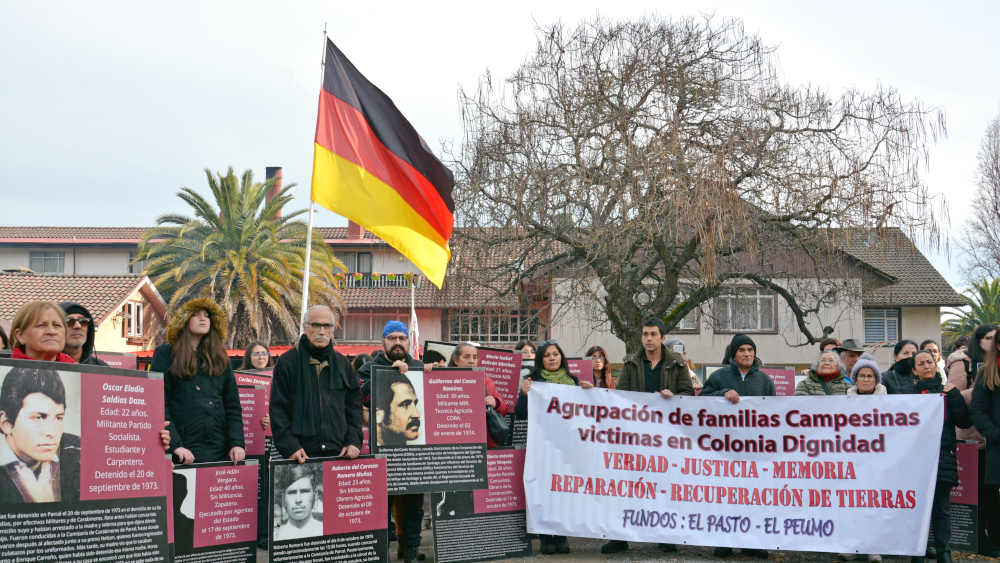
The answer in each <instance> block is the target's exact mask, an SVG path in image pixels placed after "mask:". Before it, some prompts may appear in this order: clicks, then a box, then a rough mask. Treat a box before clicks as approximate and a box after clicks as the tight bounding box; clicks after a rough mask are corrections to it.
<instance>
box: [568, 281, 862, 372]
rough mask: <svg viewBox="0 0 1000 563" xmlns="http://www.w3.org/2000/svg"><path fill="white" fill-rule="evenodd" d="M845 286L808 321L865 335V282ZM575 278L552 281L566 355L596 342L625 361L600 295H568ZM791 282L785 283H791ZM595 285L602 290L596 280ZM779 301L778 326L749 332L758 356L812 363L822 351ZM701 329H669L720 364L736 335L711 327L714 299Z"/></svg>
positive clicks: (842, 333)
mask: <svg viewBox="0 0 1000 563" xmlns="http://www.w3.org/2000/svg"><path fill="white" fill-rule="evenodd" d="M839 282H840V283H841V284H843V285H844V286H845V287H846V288H847V290H845V291H842V292H841V295H842V297H841V299H840V300H838V301H837V303H836V305H835V306H833V307H828V308H826V309H824V310H823V311H822V312H821V313H820V314H819V316H818V318H817V317H816V316H815V315H814V316H812V318H811V319H810V321H809V323H808V326H809V327H810V330H811V331H814V333H818V332H819V331H821V330H822V327H824V326H831V327H833V329H834V331H833V334H834V335H835V336H837V337H839V338H856V339H859V340H863V338H864V324H863V319H862V311H861V299H860V298H861V295H860V291H861V285H860V281H858V280H839ZM571 283H572V282H571V281H569V280H565V279H562V280H556V281H555V282H554V285H553V301H554V306H553V323H552V327H551V334H552V337H553V338H555V339H556V340H557V341H558V342H559V343H560V345H561V346H562V347H563V349H564V350H565V351H566V353H567V354H568V355H573V356H579V355H582V354H583V353H584V352H586V350H587V348H588V347H590V346H592V345H599V346H602V347H603V348H604V349H605V350H607V352H608V356H609V357H610V359H611V361H612V362H615V363H618V362H621V361H622V360H623V359H624V357H625V343H624V342H623V341H622V340H620V339H619V338H617V337H616V336H614V335H613V334H611V330H610V325H609V323H608V322H607V321H606V320H605V316H604V314H603V312H601V311H600V310H598V309H597V306H596V302H597V300H596V299H587V300H586V301H587V302H586V303H585V302H583V301H584V300H582V299H579V298H577V299H575V300H573V301H572V302H570V301H568V296H569V291H570V285H571ZM795 284H800V285H801V286H803V287H806V286H808V287H815V286H816V283H815V282H811V281H810V280H795V281H794V284H793V285H795ZM788 285H789V284H785V286H786V287H787V286H788ZM592 287H593V290H594V291H596V292H597V295H598V296H599V295H600V291H598V290H597V286H596V282H595V285H594V286H592ZM776 302H777V304H778V312H777V316H778V320H777V332H774V333H758V334H754V333H751V334H750V336H751V338H753V339H754V341H755V342H756V343H757V349H758V352H759V354H760V357H761V359H762V360H763V361H765V362H766V363H767V364H768V365H771V366H784V365H793V364H808V363H811V362H812V361H813V360H814V359H815V357H816V354H817V352H818V349H817V348H816V345H814V344H813V345H806V344H805V337H804V336H803V335H802V333H801V332H800V331H799V328H798V326H797V324H796V321H795V315H794V313H792V311H791V309H790V308H789V307H788V305H787V304H785V302H784V300H783V299H781V298H780V297H776ZM699 321H700V322H699V331H698V333H697V334H694V333H677V334H670V335H669V336H668V337H671V338H673V337H676V338H680V339H681V340H683V341H684V343H685V346H686V347H687V352H688V357H689V358H690V359H691V360H692V361H693V362H695V363H697V364H718V363H719V362H720V361H721V359H722V356H723V352H724V351H725V349H726V345H727V344H729V341H730V340H731V339H732V337H733V335H732V333H719V334H716V333H715V331H714V329H713V319H712V305H711V303H706V304H704V305H703V306H702V309H701V311H700V312H699Z"/></svg>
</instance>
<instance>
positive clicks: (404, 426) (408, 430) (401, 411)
mask: <svg viewBox="0 0 1000 563" xmlns="http://www.w3.org/2000/svg"><path fill="white" fill-rule="evenodd" d="M375 389H376V391H377V392H376V393H375V396H376V397H377V398H378V400H377V404H376V405H375V423H376V425H377V427H376V430H377V433H378V437H377V440H378V441H377V442H376V443H377V444H378V445H380V446H405V445H406V444H407V443H408V442H412V441H414V440H417V439H419V438H420V408H419V407H418V403H419V399H418V398H417V393H416V391H415V390H414V389H413V383H412V382H410V378H409V377H406V376H405V375H403V374H401V373H396V372H392V374H391V375H385V374H383V375H381V376H379V378H378V380H377V381H376V382H375Z"/></svg>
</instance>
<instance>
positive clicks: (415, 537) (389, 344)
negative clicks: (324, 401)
mask: <svg viewBox="0 0 1000 563" xmlns="http://www.w3.org/2000/svg"><path fill="white" fill-rule="evenodd" d="M409 347H410V333H409V330H408V329H407V328H406V325H405V324H403V323H401V322H399V321H389V322H387V323H386V324H385V328H384V329H383V330H382V349H381V350H379V351H378V352H376V353H375V355H374V356H373V357H372V361H370V362H368V363H367V364H365V365H363V366H361V369H360V370H358V377H359V378H360V379H361V393H362V394H363V395H364V397H365V402H369V403H370V393H371V383H372V374H373V372H374V368H375V367H376V366H382V367H393V368H396V370H397V371H398V372H399V375H404V374H406V372H408V371H410V370H411V369H412V370H423V368H424V364H423V362H421V361H420V360H416V359H414V358H413V357H411V356H410V354H409V353H407V350H408V349H409ZM404 380H405V382H406V383H405V384H404V383H402V381H396V382H390V384H389V385H390V388H391V386H393V385H394V386H396V387H397V388H404V389H405V388H406V387H409V389H410V392H411V393H412V390H413V385H412V384H410V382H409V379H406V378H405V377H404ZM404 394H405V393H404ZM403 401H404V400H403V399H402V398H400V399H399V402H403ZM406 406H407V408H409V407H410V406H411V405H409V404H407V405H406ZM412 407H413V408H414V409H415V408H416V397H413V404H412ZM370 408H371V407H370V406H369V409H370ZM417 421H418V422H417V427H416V434H417V435H419V431H420V426H419V417H418V419H417ZM407 426H410V427H412V424H411V421H407V422H406V424H405V425H404V426H403V435H404V436H405V434H406V432H407V430H406V427H407ZM390 432H391V431H390ZM409 432H410V433H411V434H412V433H413V431H412V430H410V431H409ZM415 437H416V436H415ZM404 443H405V441H404ZM389 501H390V505H391V507H392V513H393V518H394V519H395V521H396V535H397V537H399V547H398V549H397V555H398V556H399V558H400V559H402V560H403V561H406V562H407V563H409V562H411V561H415V560H423V559H424V554H422V553H420V551H419V549H420V526H421V524H422V523H423V520H424V495H422V494H415V495H396V496H393V497H391V498H390V499H389Z"/></svg>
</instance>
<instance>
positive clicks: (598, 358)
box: [590, 354, 604, 362]
mask: <svg viewBox="0 0 1000 563" xmlns="http://www.w3.org/2000/svg"><path fill="white" fill-rule="evenodd" d="M590 359H591V360H594V361H595V362H603V361H604V356H602V355H600V354H594V355H593V356H591V357H590Z"/></svg>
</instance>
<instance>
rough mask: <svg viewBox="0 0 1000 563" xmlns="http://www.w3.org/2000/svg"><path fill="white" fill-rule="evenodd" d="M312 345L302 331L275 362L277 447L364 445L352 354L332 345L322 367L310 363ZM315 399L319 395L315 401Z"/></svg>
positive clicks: (320, 449) (315, 451) (324, 451)
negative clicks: (320, 368)
mask: <svg viewBox="0 0 1000 563" xmlns="http://www.w3.org/2000/svg"><path fill="white" fill-rule="evenodd" d="M311 350H312V348H311V346H310V345H309V341H308V339H307V338H306V337H305V336H303V337H302V338H300V339H299V344H298V345H297V346H296V347H294V348H292V349H290V350H288V351H287V352H285V353H284V354H282V355H281V357H280V358H278V361H277V363H276V364H275V365H274V376H273V377H274V379H273V380H272V382H271V405H270V414H271V432H272V434H273V436H274V438H273V439H274V444H275V446H276V447H277V448H278V452H280V453H281V455H282V456H284V457H290V456H291V455H292V454H293V453H295V452H296V451H298V450H299V449H304V450H305V452H306V455H308V456H312V457H321V456H335V455H339V454H340V451H341V450H342V449H343V448H344V447H346V446H348V445H352V446H354V447H356V448H358V449H359V450H360V449H361V440H362V434H361V424H362V422H361V420H362V412H363V409H362V405H361V385H360V384H359V383H358V380H357V378H356V377H355V376H354V370H352V369H351V365H350V363H349V362H348V361H347V358H346V357H345V356H344V355H343V354H341V353H340V352H337V351H336V350H334V349H333V346H332V345H331V346H328V347H327V349H326V350H324V351H323V352H321V354H322V353H325V354H326V361H327V365H326V366H325V367H324V368H323V370H322V371H321V372H320V373H318V374H317V373H316V368H315V367H314V366H313V365H311V364H310V363H309V358H310V352H311ZM310 401H315V402H313V403H312V404H310V403H309V402H310Z"/></svg>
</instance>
